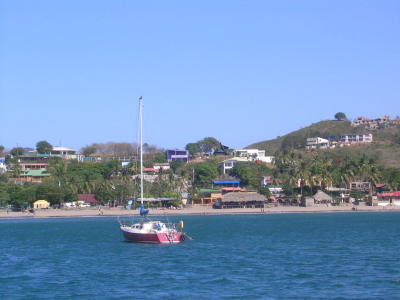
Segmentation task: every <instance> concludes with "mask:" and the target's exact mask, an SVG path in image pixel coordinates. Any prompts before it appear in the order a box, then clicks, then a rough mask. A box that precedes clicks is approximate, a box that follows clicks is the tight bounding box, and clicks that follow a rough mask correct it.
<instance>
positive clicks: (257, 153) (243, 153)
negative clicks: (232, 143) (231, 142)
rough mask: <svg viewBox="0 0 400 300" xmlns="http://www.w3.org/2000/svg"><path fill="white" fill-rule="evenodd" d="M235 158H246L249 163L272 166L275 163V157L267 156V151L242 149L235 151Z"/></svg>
mask: <svg viewBox="0 0 400 300" xmlns="http://www.w3.org/2000/svg"><path fill="white" fill-rule="evenodd" d="M234 156H235V157H240V158H245V159H246V160H247V161H257V160H258V161H262V162H264V163H268V164H272V163H273V161H274V157H273V156H266V155H265V150H258V149H240V150H235V151H234Z"/></svg>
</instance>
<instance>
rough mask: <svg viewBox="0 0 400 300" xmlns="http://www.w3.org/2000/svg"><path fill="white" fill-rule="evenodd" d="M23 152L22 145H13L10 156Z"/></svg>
mask: <svg viewBox="0 0 400 300" xmlns="http://www.w3.org/2000/svg"><path fill="white" fill-rule="evenodd" d="M24 152H25V149H24V148H22V147H15V148H12V149H11V151H10V153H11V155H12V156H21V155H22V154H24Z"/></svg>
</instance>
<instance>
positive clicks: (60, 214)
mask: <svg viewBox="0 0 400 300" xmlns="http://www.w3.org/2000/svg"><path fill="white" fill-rule="evenodd" d="M352 208H353V206H313V207H299V206H277V207H266V208H264V209H263V210H262V209H261V208H230V209H213V208H212V207H209V206H194V207H188V208H183V209H176V210H170V209H151V210H150V215H151V216H190V215H245V214H246V215H247V214H298V213H343V212H354V213H356V212H400V206H361V207H356V209H355V210H353V209H352ZM118 216H121V217H124V216H139V213H138V211H137V210H127V209H121V208H103V209H102V210H101V211H100V212H99V210H98V209H97V208H96V209H93V208H87V209H37V210H35V212H34V213H30V212H10V211H9V212H8V213H7V211H5V210H0V220H1V219H43V218H91V217H118Z"/></svg>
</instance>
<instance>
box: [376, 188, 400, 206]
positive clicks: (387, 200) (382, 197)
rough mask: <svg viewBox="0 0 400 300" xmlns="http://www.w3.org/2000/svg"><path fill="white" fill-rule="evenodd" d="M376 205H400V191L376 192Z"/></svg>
mask: <svg viewBox="0 0 400 300" xmlns="http://www.w3.org/2000/svg"><path fill="white" fill-rule="evenodd" d="M377 205H378V206H389V205H395V206H400V191H396V192H387V193H381V194H378V197H377Z"/></svg>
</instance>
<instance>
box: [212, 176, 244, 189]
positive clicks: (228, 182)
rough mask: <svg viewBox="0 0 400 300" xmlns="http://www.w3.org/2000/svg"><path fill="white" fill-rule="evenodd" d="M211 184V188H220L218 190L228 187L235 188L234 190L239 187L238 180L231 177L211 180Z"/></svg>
mask: <svg viewBox="0 0 400 300" xmlns="http://www.w3.org/2000/svg"><path fill="white" fill-rule="evenodd" d="M212 184H213V187H216V188H220V189H221V188H226V187H229V188H231V187H236V188H238V187H240V180H239V179H236V178H233V177H228V178H222V179H216V180H213V182H212Z"/></svg>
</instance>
